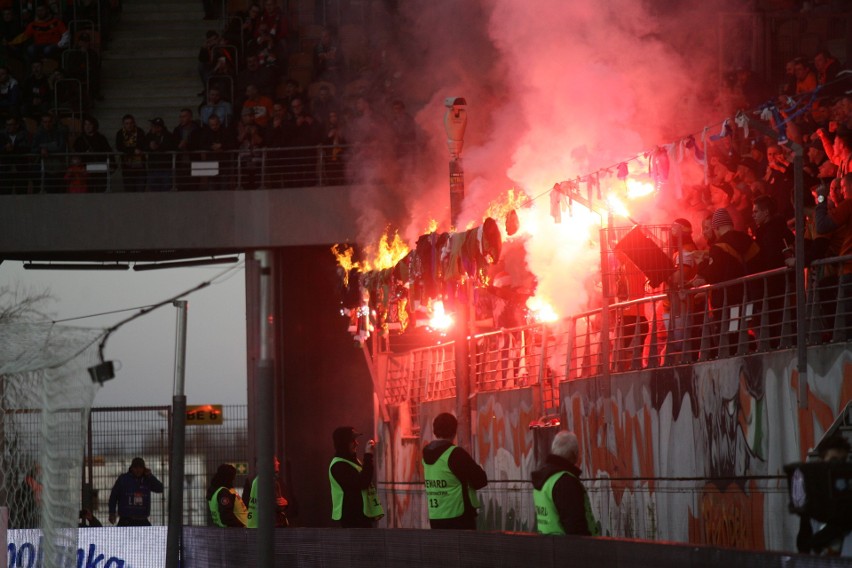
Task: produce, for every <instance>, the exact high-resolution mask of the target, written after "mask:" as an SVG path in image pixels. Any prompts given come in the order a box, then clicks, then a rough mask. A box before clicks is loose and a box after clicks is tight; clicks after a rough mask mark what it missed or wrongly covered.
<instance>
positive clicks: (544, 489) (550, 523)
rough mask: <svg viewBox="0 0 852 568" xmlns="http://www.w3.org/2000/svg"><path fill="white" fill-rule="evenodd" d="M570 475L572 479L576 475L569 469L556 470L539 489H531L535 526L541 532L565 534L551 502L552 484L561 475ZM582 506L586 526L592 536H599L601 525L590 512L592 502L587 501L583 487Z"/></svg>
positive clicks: (586, 494) (560, 477)
mask: <svg viewBox="0 0 852 568" xmlns="http://www.w3.org/2000/svg"><path fill="white" fill-rule="evenodd" d="M564 475H570V476H571V477H573V478H574V479H577V476H576V475H574V474H572V473H571V472H569V471H558V472H556V473H554V474H553V475H551V476H550V477H549V478H547V481H545V482H544V485H542V486H541V489H533V503H534V504H535V520H536V528H537V529H538V532H540V533H541V534H565V527H563V526H562V521H561V519H560V518H559V511H557V510H556V505H555V504H554V502H553V486H554V485H556V482H557V481H559V480H560V479H562V476H564ZM583 508H584V509H585V512H586V526H587V527H588V528H589V533H591V535H592V536H600V534H601V525H600V523H599V522H598V521H597V520H595V515H594V513H592V504H591V503H590V502H589V494H588V493H586V490H585V488H584V489H583Z"/></svg>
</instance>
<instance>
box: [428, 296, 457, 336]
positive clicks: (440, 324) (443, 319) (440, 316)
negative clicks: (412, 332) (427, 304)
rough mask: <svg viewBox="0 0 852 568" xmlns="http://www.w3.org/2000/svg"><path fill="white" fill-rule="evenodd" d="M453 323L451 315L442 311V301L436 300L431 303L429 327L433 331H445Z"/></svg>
mask: <svg viewBox="0 0 852 568" xmlns="http://www.w3.org/2000/svg"><path fill="white" fill-rule="evenodd" d="M452 325H453V316H451V315H450V314H448V313H446V312H445V311H444V302H442V301H440V300H438V301H436V302H434V303H433V304H432V317H430V318H429V327H430V328H432V329H434V330H435V331H446V330H447V329H449V328H450V327H451V326H452Z"/></svg>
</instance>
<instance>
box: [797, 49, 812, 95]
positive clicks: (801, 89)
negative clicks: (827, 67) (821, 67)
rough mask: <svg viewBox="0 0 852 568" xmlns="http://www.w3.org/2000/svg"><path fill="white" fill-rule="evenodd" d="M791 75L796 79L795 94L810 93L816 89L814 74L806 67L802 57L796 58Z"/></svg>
mask: <svg viewBox="0 0 852 568" xmlns="http://www.w3.org/2000/svg"><path fill="white" fill-rule="evenodd" d="M793 74H794V75H795V77H796V94H797V95H799V94H802V93H810V92H811V91H813V90H814V89H816V87H817V78H816V73H814V72H813V69H811V68H810V67H809V66H808V63H807V62H806V61H805V59H804V58H802V57H797V58H796V60H795V63H794V64H793Z"/></svg>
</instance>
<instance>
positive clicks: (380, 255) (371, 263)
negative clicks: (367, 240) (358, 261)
mask: <svg viewBox="0 0 852 568" xmlns="http://www.w3.org/2000/svg"><path fill="white" fill-rule="evenodd" d="M409 250H410V249H409V248H408V245H407V244H405V241H403V240H402V238H401V237H400V236H399V232H397V231H394V234H393V238H392V239H391V238H390V237H389V236H388V234H387V233H385V234H384V235H382V238H381V240H379V245H378V247H377V248H376V249H373V247H365V249H364V252H365V254H366V255H367V259H366V260H364V262H363V263H362V265H361V270H362V271H363V272H368V271H370V270H384V269H385V268H393V267H394V266H396V264H397V263H398V262H399V261H400V260H402V259H403V258H404V257H405V255H407V254H408V252H409Z"/></svg>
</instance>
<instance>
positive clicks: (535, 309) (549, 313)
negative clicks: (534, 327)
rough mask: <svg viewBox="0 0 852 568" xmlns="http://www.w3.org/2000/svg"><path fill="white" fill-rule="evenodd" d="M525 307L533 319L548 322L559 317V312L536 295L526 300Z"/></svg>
mask: <svg viewBox="0 0 852 568" xmlns="http://www.w3.org/2000/svg"><path fill="white" fill-rule="evenodd" d="M527 309H529V310H530V314H531V315H532V317H533V318H534V319H535V321H537V322H540V323H550V322H554V321H556V320H558V319H559V314H557V313H556V310H554V309H553V306H551V305H550V304H549V303H547V302H546V301H545V300H542V299H541V298H539V297H538V296H533V297H532V298H530V299H528V300H527Z"/></svg>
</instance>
